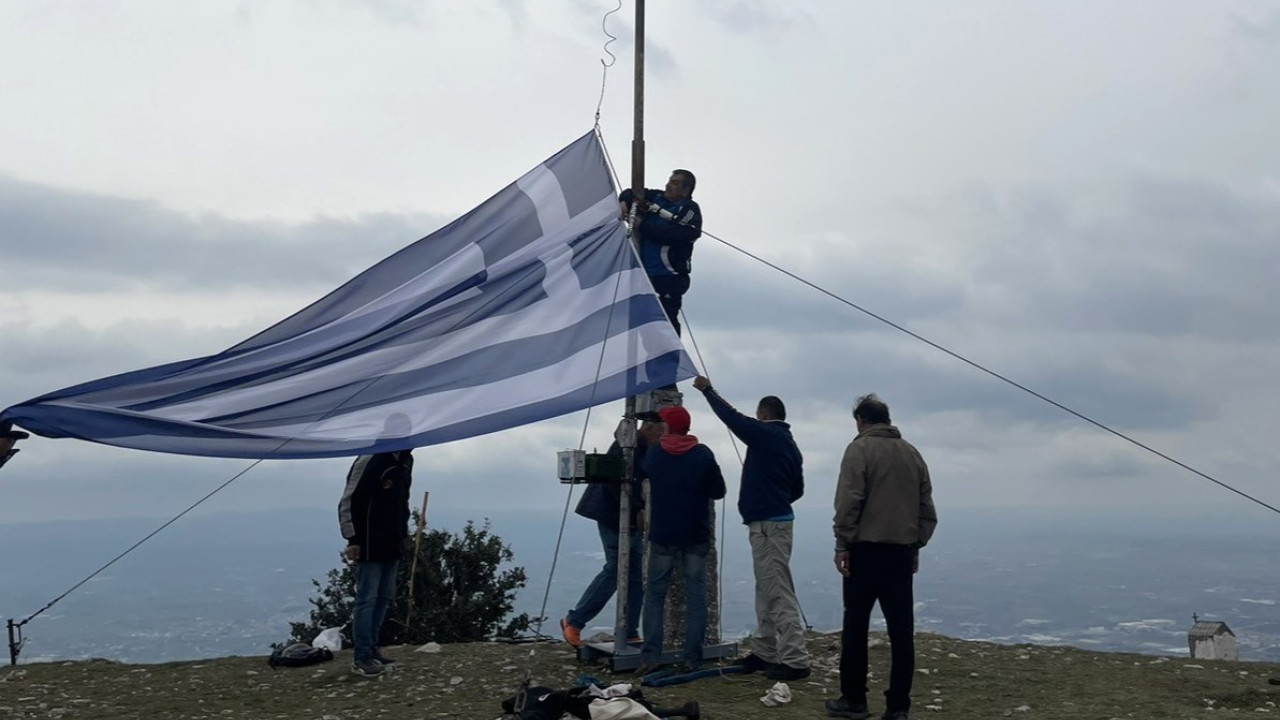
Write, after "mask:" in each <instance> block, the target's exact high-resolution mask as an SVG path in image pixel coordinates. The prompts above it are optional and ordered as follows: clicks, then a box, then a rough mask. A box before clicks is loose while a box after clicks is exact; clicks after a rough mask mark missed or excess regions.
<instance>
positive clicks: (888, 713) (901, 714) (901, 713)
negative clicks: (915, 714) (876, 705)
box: [880, 710, 911, 720]
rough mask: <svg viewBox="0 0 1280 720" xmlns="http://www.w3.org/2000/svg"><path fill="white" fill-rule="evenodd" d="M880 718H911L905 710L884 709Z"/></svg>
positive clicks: (895, 719) (901, 719)
mask: <svg viewBox="0 0 1280 720" xmlns="http://www.w3.org/2000/svg"><path fill="white" fill-rule="evenodd" d="M880 720H911V719H910V718H909V717H908V715H907V711H906V710H885V711H884V714H883V715H881V716H880Z"/></svg>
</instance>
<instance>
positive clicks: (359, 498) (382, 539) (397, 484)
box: [338, 450, 413, 562]
mask: <svg viewBox="0 0 1280 720" xmlns="http://www.w3.org/2000/svg"><path fill="white" fill-rule="evenodd" d="M412 482H413V455H412V454H411V451H409V450H400V451H397V452H387V453H378V454H376V455H361V456H360V457H358V458H356V461H355V462H354V463H352V464H351V471H350V472H348V473H347V487H346V489H345V490H344V491H343V492H342V501H341V502H339V503H338V524H339V525H340V526H341V528H342V537H344V538H346V539H347V544H348V545H359V546H360V558H359V559H360V561H361V562H364V561H373V562H382V561H386V560H398V559H400V557H402V556H403V555H404V545H405V542H404V541H405V538H407V537H408V536H409V486H410V485H411V484H412Z"/></svg>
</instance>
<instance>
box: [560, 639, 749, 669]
mask: <svg viewBox="0 0 1280 720" xmlns="http://www.w3.org/2000/svg"><path fill="white" fill-rule="evenodd" d="M737 654H738V643H716V644H712V645H703V646H702V659H703V660H719V659H720V658H727V657H733V656H735V655H737ZM683 659H684V653H683V652H682V651H681V650H667V651H666V652H663V653H662V655H661V656H660V657H659V658H658V661H659V663H660V664H662V665H674V664H676V663H678V662H680V661H682V660H683ZM578 660H579V661H580V662H598V661H600V660H604V663H605V665H606V666H607V667H608V668H609V670H611V671H613V672H627V671H629V670H635V669H636V668H638V667H640V665H641V662H640V648H637V647H631V646H629V645H628V646H627V647H625V648H623V649H622V650H621V651H615V650H614V647H613V643H612V642H584V643H583V644H582V647H580V648H578Z"/></svg>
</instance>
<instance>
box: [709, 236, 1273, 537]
mask: <svg viewBox="0 0 1280 720" xmlns="http://www.w3.org/2000/svg"><path fill="white" fill-rule="evenodd" d="M702 234H703V235H706V236H707V237H709V238H711V239H712V240H716V241H717V242H720V243H721V244H723V245H725V246H727V247H729V248H731V249H733V250H737V251H738V252H740V253H742V254H743V255H746V256H747V257H749V258H751V259H752V260H755V261H756V262H759V263H762V264H764V265H766V266H768V267H770V268H773V269H774V270H777V271H778V272H780V273H782V274H783V275H786V276H787V277H789V278H791V279H792V280H795V281H797V282H800V283H802V284H804V285H808V286H809V287H811V288H813V289H814V290H817V291H818V292H820V293H822V294H823V295H826V296H827V297H830V298H831V299H833V300H836V301H837V302H841V303H844V304H845V305H848V306H849V307H851V308H853V309H854V310H857V311H858V312H860V313H862V314H864V315H866V316H868V317H871V318H873V319H875V320H878V321H880V322H882V323H884V324H885V325H888V326H889V327H891V328H893V329H894V330H897V331H899V332H902V333H905V334H907V335H909V336H911V337H912V338H914V339H916V340H919V341H920V342H922V343H924V344H926V345H928V346H929V347H932V348H933V349H935V350H940V351H942V352H944V353H946V354H947V355H950V356H951V357H953V358H955V359H956V360H959V361H960V362H963V363H965V364H966V365H968V366H970V367H972V368H974V369H977V370H981V371H982V372H984V373H986V374H987V375H990V376H991V377H993V378H995V379H997V380H1000V381H1001V382H1004V383H1006V384H1008V385H1012V386H1013V387H1015V388H1017V389H1019V390H1021V391H1023V392H1025V393H1027V394H1028V395H1031V396H1032V397H1035V398H1037V399H1039V400H1042V401H1044V402H1046V403H1048V404H1050V405H1052V406H1054V407H1056V408H1058V409H1059V410H1062V411H1063V412H1066V413H1068V414H1070V415H1074V416H1075V417H1077V418H1079V419H1081V420H1083V421H1085V422H1087V423H1089V424H1090V425H1093V426H1094V427H1096V428H1099V429H1101V430H1104V431H1106V432H1108V433H1110V434H1112V435H1114V436H1116V437H1118V438H1120V439H1121V440H1124V441H1125V442H1128V443H1130V444H1132V445H1136V446H1137V447H1140V448H1142V449H1143V450H1146V451H1147V452H1149V453H1151V454H1153V455H1155V456H1157V457H1159V458H1162V459H1164V460H1167V461H1169V462H1171V463H1173V464H1174V465H1177V466H1178V467H1180V468H1182V469H1183V470H1186V471H1188V472H1190V473H1193V474H1195V475H1198V476H1199V477H1201V478H1204V479H1205V480H1208V481H1209V482H1212V483H1214V484H1215V485H1217V486H1219V487H1221V488H1224V489H1226V490H1230V491H1231V492H1233V493H1235V494H1237V495H1239V496H1240V497H1242V498H1245V499H1246V500H1249V501H1251V502H1253V503H1256V504H1258V505H1260V506H1262V507H1264V508H1266V509H1268V510H1270V511H1272V512H1274V513H1276V514H1280V508H1276V507H1275V506H1273V505H1269V504H1267V503H1266V502H1263V501H1262V500H1259V499H1258V498H1256V497H1254V496H1252V495H1250V494H1248V493H1246V492H1244V491H1242V490H1238V489H1236V488H1234V487H1232V486H1231V485H1228V484H1227V483H1225V482H1222V481H1221V480H1218V479H1217V478H1214V477H1212V476H1210V475H1208V474H1206V473H1203V472H1201V471H1199V470H1197V469H1195V468H1193V467H1191V466H1190V465H1188V464H1186V463H1184V462H1182V461H1180V460H1177V459H1175V458H1173V457H1170V456H1169V455H1166V454H1165V453H1163V452H1161V451H1159V450H1156V449H1155V448H1153V447H1151V446H1149V445H1146V444H1144V443H1142V442H1139V441H1138V440H1135V439H1134V438H1132V437H1129V436H1128V435H1126V434H1124V433H1122V432H1120V431H1119V430H1115V429H1113V428H1111V427H1110V426H1108V425H1106V424H1104V423H1102V422H1100V421H1098V420H1094V419H1093V418H1091V417H1089V416H1088V415H1085V414H1084V413H1081V412H1078V411H1076V410H1073V409H1071V408H1069V407H1067V406H1066V405H1063V404H1062V403H1060V402H1058V401H1056V400H1053V399H1052V398H1049V397H1046V396H1045V395H1042V394H1041V393H1039V392H1036V391H1035V390H1032V389H1031V388H1029V387H1027V386H1026V385H1023V384H1021V383H1019V382H1017V381H1015V380H1012V379H1010V378H1008V377H1006V376H1004V375H1001V374H1000V373H998V372H996V371H994V370H991V369H989V368H987V367H985V366H983V365H981V364H979V363H977V362H975V361H973V360H970V359H969V358H967V357H964V356H963V355H961V354H959V353H957V352H954V351H952V350H950V349H948V348H946V347H943V346H942V345H939V344H938V343H936V342H934V341H932V340H930V339H928V338H926V337H924V336H922V335H920V334H918V333H915V332H912V331H911V330H908V329H907V328H905V327H903V326H902V325H899V324H898V323H895V322H893V321H892V320H889V319H887V318H885V317H883V316H881V315H877V314H876V313H874V312H871V311H870V310H868V309H866V308H864V307H862V306H861V305H858V304H857V303H854V302H852V301H851V300H847V299H845V298H843V297H841V296H839V295H837V294H835V293H833V292H831V291H830V290H827V289H826V288H824V287H822V286H820V285H818V284H816V283H813V282H810V281H808V280H806V279H804V278H802V277H800V276H799V275H796V274H795V273H793V272H791V271H790V270H786V269H784V268H782V267H779V266H778V265H775V264H774V263H771V262H769V261H768V260H765V259H764V258H762V257H760V256H759V255H755V254H753V253H751V252H749V251H747V250H745V249H743V248H741V247H738V246H737V245H734V244H733V243H731V242H729V241H728V240H725V239H724V238H721V237H717V236H715V235H713V234H711V233H709V232H707V231H706V230H703V231H702Z"/></svg>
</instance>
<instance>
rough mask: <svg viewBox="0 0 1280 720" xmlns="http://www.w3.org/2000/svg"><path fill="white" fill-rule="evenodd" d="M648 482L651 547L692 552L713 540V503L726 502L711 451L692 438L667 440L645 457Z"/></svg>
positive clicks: (670, 438) (688, 436)
mask: <svg viewBox="0 0 1280 720" xmlns="http://www.w3.org/2000/svg"><path fill="white" fill-rule="evenodd" d="M644 471H645V473H646V474H648V476H649V507H650V510H649V542H651V543H654V544H657V545H667V546H672V547H687V546H690V545H697V544H699V543H704V542H707V541H709V540H710V539H711V532H712V528H711V516H710V513H709V512H708V510H709V508H708V503H709V502H710V501H712V500H719V499H720V498H722V497H724V490H725V488H724V475H722V474H721V472H720V465H719V464H718V463H717V462H716V456H715V454H714V453H712V452H711V448H709V447H707V446H706V445H702V444H700V443H698V438H696V437H694V436H692V435H670V434H668V435H663V436H662V440H661V441H660V442H659V443H658V445H657V447H652V448H649V451H648V452H646V453H645V455H644Z"/></svg>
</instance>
